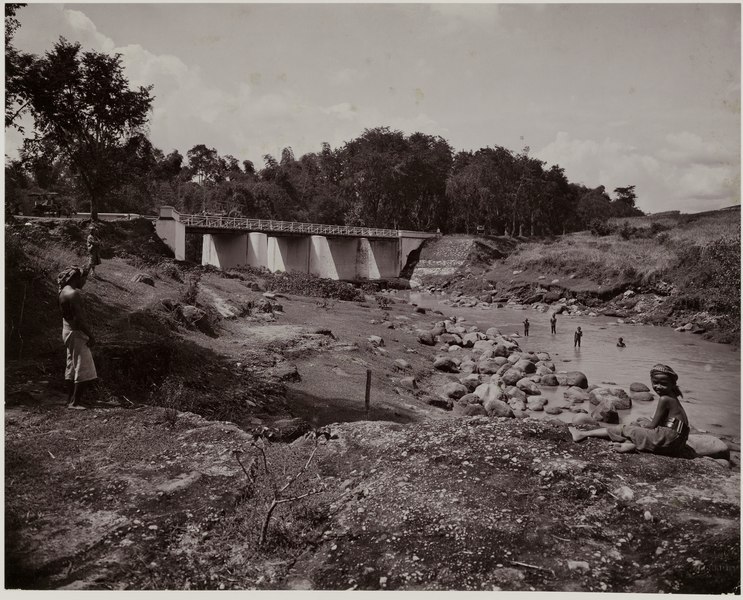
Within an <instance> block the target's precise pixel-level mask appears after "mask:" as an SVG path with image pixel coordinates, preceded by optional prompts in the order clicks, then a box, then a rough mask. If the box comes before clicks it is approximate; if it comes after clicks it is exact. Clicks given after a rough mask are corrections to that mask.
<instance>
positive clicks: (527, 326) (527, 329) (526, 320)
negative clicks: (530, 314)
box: [524, 319, 529, 337]
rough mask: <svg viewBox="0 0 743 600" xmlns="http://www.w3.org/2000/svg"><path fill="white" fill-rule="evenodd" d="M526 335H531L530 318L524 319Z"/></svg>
mask: <svg viewBox="0 0 743 600" xmlns="http://www.w3.org/2000/svg"><path fill="white" fill-rule="evenodd" d="M524 336H525V337H529V319H524Z"/></svg>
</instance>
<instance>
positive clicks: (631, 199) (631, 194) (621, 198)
mask: <svg viewBox="0 0 743 600" xmlns="http://www.w3.org/2000/svg"><path fill="white" fill-rule="evenodd" d="M614 193H615V194H616V195H617V197H616V201H617V202H622V203H624V204H626V205H627V206H629V207H630V208H635V200H636V199H637V194H635V186H634V185H628V186H627V187H618V188H614Z"/></svg>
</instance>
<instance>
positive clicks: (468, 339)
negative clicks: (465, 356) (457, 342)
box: [462, 332, 482, 348]
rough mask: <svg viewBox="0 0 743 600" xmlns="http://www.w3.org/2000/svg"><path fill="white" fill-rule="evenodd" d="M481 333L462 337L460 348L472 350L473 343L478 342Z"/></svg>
mask: <svg viewBox="0 0 743 600" xmlns="http://www.w3.org/2000/svg"><path fill="white" fill-rule="evenodd" d="M481 335H482V334H481V333H477V332H474V333H466V334H464V335H463V336H462V346H464V347H465V348H473V347H474V346H475V342H478V341H480V336H481Z"/></svg>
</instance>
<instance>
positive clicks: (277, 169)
mask: <svg viewBox="0 0 743 600" xmlns="http://www.w3.org/2000/svg"><path fill="white" fill-rule="evenodd" d="M19 6H20V5H12V4H6V5H5V11H6V12H5V28H6V48H5V49H6V104H5V124H6V128H7V127H16V128H18V129H19V130H20V129H21V126H20V125H19V123H20V122H21V121H20V119H21V117H22V116H23V115H24V114H26V115H29V116H30V117H31V118H32V120H33V131H31V132H23V133H24V135H27V134H28V135H27V137H26V139H25V141H24V145H23V148H21V149H20V152H19V158H18V159H15V160H11V161H6V168H5V178H6V207H14V206H16V207H20V209H21V210H24V211H28V210H29V209H30V201H29V196H28V193H29V192H30V191H36V192H38V191H45V192H49V191H51V192H56V193H58V194H59V195H60V197H62V198H66V199H67V201H68V202H70V203H72V204H74V208H75V209H77V210H90V211H91V212H92V213H94V214H95V213H97V211H125V212H139V213H143V214H151V213H154V212H155V211H156V210H157V207H158V206H160V205H163V204H168V205H173V206H175V207H176V208H177V209H178V210H180V211H182V212H186V213H196V212H203V211H206V212H211V213H214V212H219V213H224V214H232V215H242V216H249V217H256V218H270V219H279V220H292V221H305V222H317V223H330V224H349V225H364V226H368V227H387V228H396V229H416V230H429V231H435V230H437V229H439V230H441V231H442V232H444V233H451V232H466V233H474V232H478V231H479V232H487V233H490V234H498V235H501V234H505V235H544V234H556V233H563V232H565V231H572V230H578V229H583V228H586V227H588V226H589V225H590V224H591V222H592V221H594V220H606V219H607V218H609V217H612V216H631V215H633V214H641V213H640V211H638V210H637V208H636V207H635V199H636V196H635V193H634V186H628V187H625V188H617V189H615V190H614V192H615V196H616V197H615V199H613V200H612V199H611V198H610V197H609V195H608V194H607V193H606V191H605V190H604V187H603V186H600V187H599V188H597V189H588V188H585V187H584V186H582V185H577V184H573V183H570V182H569V181H568V180H567V178H566V177H565V174H564V171H563V169H561V168H560V167H559V166H557V165H554V166H550V167H548V166H547V165H546V164H545V163H544V162H542V161H540V160H538V159H536V158H534V157H531V156H529V148H525V149H524V150H522V151H521V152H520V153H514V152H513V151H511V150H508V149H506V148H503V147H501V146H494V147H487V148H481V149H480V150H477V151H460V152H455V151H454V149H453V148H452V147H451V145H450V144H449V143H448V142H447V141H446V140H445V139H443V138H441V137H439V136H433V135H427V134H423V133H413V134H412V135H409V136H406V135H405V134H403V133H402V132H400V131H395V130H392V129H390V128H388V127H377V128H373V129H367V130H365V131H364V132H363V133H362V134H361V135H359V136H358V137H357V138H355V139H353V140H351V141H348V142H346V143H345V144H343V145H342V146H341V147H339V148H332V147H331V146H330V145H329V144H327V143H324V144H322V148H321V149H320V151H319V152H311V153H308V154H305V155H303V156H301V157H300V158H296V157H295V156H294V153H293V151H292V149H291V148H285V149H284V150H283V151H282V153H281V156H280V157H279V158H278V159H277V158H276V157H274V156H271V155H265V156H264V157H263V161H264V165H263V167H262V168H260V169H256V166H255V165H254V164H253V163H252V162H251V161H249V160H242V161H240V160H239V159H238V158H236V157H234V156H231V155H229V154H227V155H220V154H219V152H218V150H217V149H216V148H210V147H208V146H207V145H205V144H198V145H196V146H194V147H193V148H191V149H190V150H189V151H188V152H187V153H186V156H185V157H184V156H183V155H182V154H180V153H179V152H178V151H177V150H173V151H171V152H170V153H168V154H166V153H165V152H164V151H162V150H160V149H158V148H156V147H154V146H153V145H152V144H151V142H150V140H149V139H148V137H147V123H148V117H149V114H150V111H151V105H152V99H153V97H152V88H151V87H140V88H138V89H130V86H129V83H128V81H127V80H126V78H125V76H124V72H123V67H122V64H121V57H120V56H119V55H116V54H115V55H108V54H105V53H99V52H83V51H82V49H81V47H80V45H79V44H77V43H70V42H67V41H66V40H64V39H63V38H60V40H59V41H58V42H57V43H56V44H55V45H54V47H53V48H52V49H51V50H50V51H48V52H47V53H46V54H45V55H44V56H40V57H39V56H35V55H29V54H25V53H22V52H19V51H17V50H16V49H15V48H14V47H13V45H12V38H13V34H14V32H15V31H16V29H17V27H18V26H19V23H18V21H17V19H16V12H17V10H18V7H19Z"/></svg>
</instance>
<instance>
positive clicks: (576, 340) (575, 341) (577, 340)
mask: <svg viewBox="0 0 743 600" xmlns="http://www.w3.org/2000/svg"><path fill="white" fill-rule="evenodd" d="M582 337H583V332H582V331H581V329H580V327H578V329H576V330H575V335H573V347H574V348H580V340H581V338H582Z"/></svg>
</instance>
